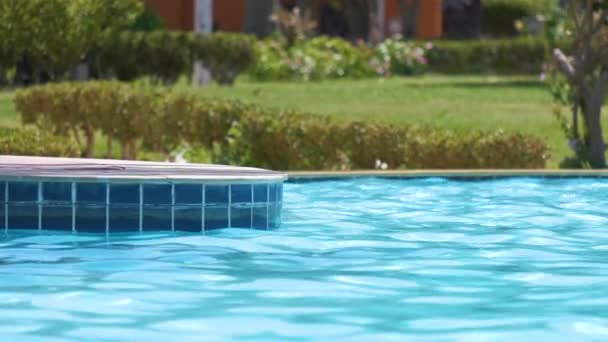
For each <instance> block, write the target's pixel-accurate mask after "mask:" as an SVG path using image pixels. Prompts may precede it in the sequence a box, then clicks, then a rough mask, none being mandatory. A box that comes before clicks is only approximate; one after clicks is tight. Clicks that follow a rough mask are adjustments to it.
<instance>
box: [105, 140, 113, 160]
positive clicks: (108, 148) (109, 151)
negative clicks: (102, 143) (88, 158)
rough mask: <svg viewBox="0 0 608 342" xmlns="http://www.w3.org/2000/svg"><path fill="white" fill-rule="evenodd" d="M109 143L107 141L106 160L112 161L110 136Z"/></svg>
mask: <svg viewBox="0 0 608 342" xmlns="http://www.w3.org/2000/svg"><path fill="white" fill-rule="evenodd" d="M107 139H108V140H107V141H106V158H108V159H111V158H112V136H110V135H108V137H107Z"/></svg>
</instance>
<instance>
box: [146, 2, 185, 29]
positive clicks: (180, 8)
mask: <svg viewBox="0 0 608 342" xmlns="http://www.w3.org/2000/svg"><path fill="white" fill-rule="evenodd" d="M145 3H146V6H150V7H151V8H153V9H154V10H155V11H156V13H158V14H159V15H160V16H161V17H162V19H163V24H164V25H165V27H166V28H167V29H169V30H183V31H190V30H192V29H193V28H194V1H193V0H145Z"/></svg>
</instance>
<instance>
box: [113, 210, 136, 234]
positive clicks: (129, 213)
mask: <svg viewBox="0 0 608 342" xmlns="http://www.w3.org/2000/svg"><path fill="white" fill-rule="evenodd" d="M138 231H139V207H138V206H137V207H135V206H111V207H110V232H112V233H117V232H138Z"/></svg>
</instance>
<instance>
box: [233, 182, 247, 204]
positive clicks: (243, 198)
mask: <svg viewBox="0 0 608 342" xmlns="http://www.w3.org/2000/svg"><path fill="white" fill-rule="evenodd" d="M230 192H231V195H230V196H231V197H230V201H231V203H232V204H234V203H251V202H252V199H251V184H233V185H231V186H230Z"/></svg>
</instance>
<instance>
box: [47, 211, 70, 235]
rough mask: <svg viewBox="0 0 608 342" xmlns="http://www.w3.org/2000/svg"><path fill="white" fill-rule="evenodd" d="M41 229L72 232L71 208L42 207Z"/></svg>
mask: <svg viewBox="0 0 608 342" xmlns="http://www.w3.org/2000/svg"><path fill="white" fill-rule="evenodd" d="M41 223H42V229H46V230H63V231H72V206H71V205H69V206H67V205H58V206H44V207H42V221H41Z"/></svg>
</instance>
